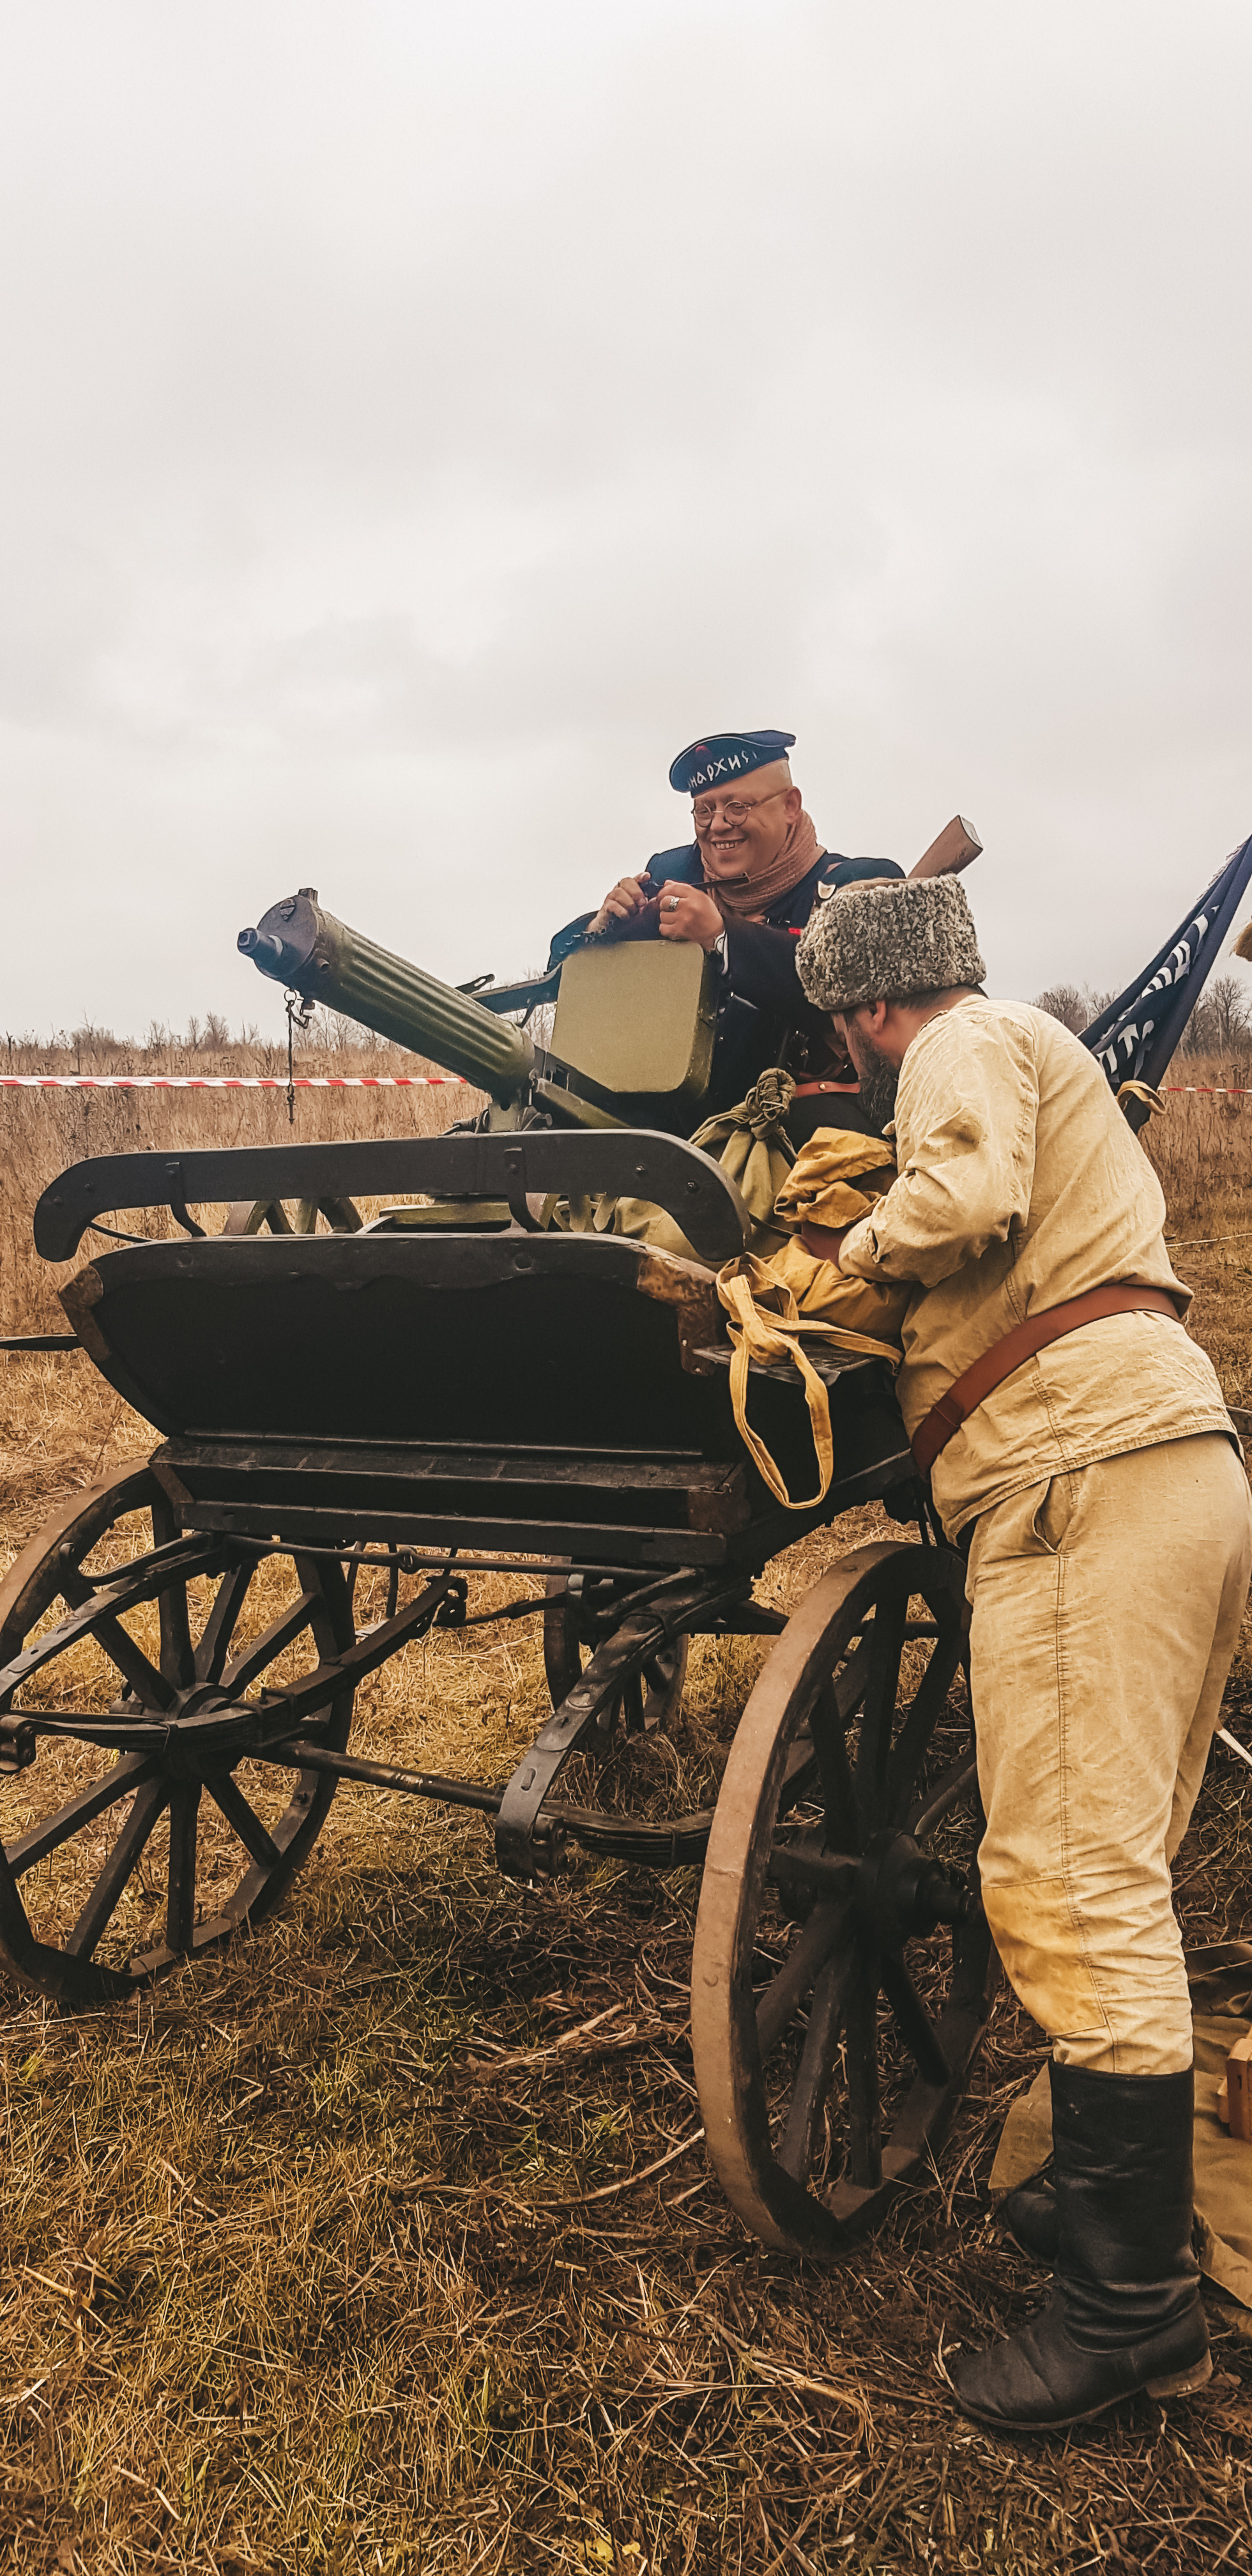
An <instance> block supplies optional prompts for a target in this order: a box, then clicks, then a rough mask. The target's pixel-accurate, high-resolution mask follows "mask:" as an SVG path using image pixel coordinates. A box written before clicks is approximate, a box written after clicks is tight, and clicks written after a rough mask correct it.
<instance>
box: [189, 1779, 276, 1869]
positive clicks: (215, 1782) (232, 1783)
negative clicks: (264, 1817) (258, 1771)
mask: <svg viewBox="0 0 1252 2576" xmlns="http://www.w3.org/2000/svg"><path fill="white" fill-rule="evenodd" d="M204 1785H205V1788H206V1789H207V1790H208V1793H209V1796H210V1797H211V1799H212V1800H213V1803H214V1805H215V1806H216V1807H220V1808H221V1811H222V1814H223V1815H224V1816H225V1818H226V1822H227V1824H228V1825H231V1826H233V1828H234V1830H235V1832H236V1833H237V1834H238V1836H239V1840H240V1842H241V1843H242V1844H243V1847H244V1850H245V1851H246V1852H247V1853H248V1854H249V1855H250V1857H251V1858H252V1859H253V1860H254V1861H256V1862H257V1863H258V1864H259V1866H260V1867H261V1868H262V1869H274V1868H276V1867H277V1865H278V1862H279V1861H280V1860H281V1858H282V1854H281V1852H280V1851H279V1848H278V1845H277V1843H276V1842H275V1840H274V1837H273V1835H272V1834H270V1833H268V1832H267V1831H266V1828H265V1826H264V1825H263V1824H262V1822H261V1819H260V1817H259V1816H258V1814H257V1812H256V1810H255V1808H254V1807H250V1806H249V1804H248V1801H247V1799H246V1798H245V1796H244V1794H243V1791H242V1789H241V1788H240V1786H239V1783H238V1781H237V1780H236V1779H235V1777H234V1774H233V1772H230V1771H227V1770H225V1769H219V1767H218V1765H217V1764H216V1763H214V1764H213V1766H212V1768H211V1769H210V1767H209V1765H208V1764H207V1763H206V1764H205V1769H204Z"/></svg>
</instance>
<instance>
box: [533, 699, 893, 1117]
mask: <svg viewBox="0 0 1252 2576" xmlns="http://www.w3.org/2000/svg"><path fill="white" fill-rule="evenodd" d="M794 741H795V735H794V734H793V733H776V732H762V733H743V734H731V733H725V734H710V735H709V737H708V739H707V740H706V741H703V742H695V743H691V744H689V745H688V747H687V749H686V750H685V751H680V752H679V754H678V757H677V759H676V760H675V761H673V762H672V763H671V765H670V772H669V780H670V785H671V787H673V788H674V789H675V790H676V792H677V793H678V794H679V795H680V796H690V798H691V800H692V804H691V820H692V828H693V830H694V833H695V838H694V840H693V841H690V842H686V843H684V844H682V846H681V847H679V848H678V849H674V850H658V851H657V852H656V853H655V855H654V856H653V857H652V858H650V859H649V861H648V864H647V867H646V869H644V871H643V872H642V874H641V875H639V876H634V877H629V876H628V877H620V878H619V879H618V881H617V884H616V885H614V886H612V887H610V890H609V892H608V894H606V896H605V898H604V901H603V903H602V904H601V906H600V908H599V910H598V912H595V913H583V914H581V915H580V916H579V918H578V919H577V920H576V921H572V922H570V923H569V924H568V925H567V927H566V928H565V929H564V930H561V931H558V933H557V936H556V938H555V939H554V940H553V942H552V949H551V954H550V955H549V958H548V968H549V971H550V970H551V969H552V968H553V967H555V966H559V965H561V964H563V963H564V960H565V959H566V958H567V957H568V956H570V955H571V954H572V953H573V951H574V950H575V949H576V948H580V947H582V946H583V945H584V944H585V943H586V942H587V941H588V940H599V939H605V938H609V939H612V938H623V937H625V938H654V939H655V938H660V939H677V940H686V941H694V942H695V943H696V944H697V945H698V946H699V947H701V948H703V949H704V950H705V952H706V954H707V955H709V956H711V957H714V958H716V959H717V961H718V965H719V968H720V976H721V984H720V993H719V1000H718V1018H717V1037H716V1043H715V1049H714V1056H713V1070H712V1076H711V1079H710V1085H709V1090H708V1094H707V1097H706V1099H705V1100H704V1101H703V1102H702V1103H701V1105H700V1111H699V1115H700V1116H701V1117H707V1116H709V1115H712V1114H715V1113H716V1112H717V1111H718V1110H721V1109H726V1108H729V1107H730V1105H731V1103H732V1102H733V1101H737V1100H741V1099H743V1097H744V1096H745V1094H746V1093H747V1092H748V1091H749V1090H750V1089H751V1087H752V1085H753V1083H754V1082H755V1081H756V1079H757V1076H758V1074H760V1073H762V1072H763V1071H764V1069H765V1067H766V1066H767V1065H784V1066H785V1067H786V1069H787V1071H788V1072H790V1073H792V1074H793V1075H794V1076H795V1079H796V1083H797V1093H796V1098H795V1100H794V1102H793V1103H792V1106H791V1109H790V1111H789V1112H788V1116H787V1122H786V1123H787V1132H788V1134H789V1135H790V1137H791V1139H792V1142H793V1143H794V1144H797V1145H798V1144H802V1143H803V1142H805V1140H806V1139H807V1138H808V1136H809V1135H810V1134H811V1133H812V1131H813V1129H814V1128H815V1127H820V1126H827V1127H829V1126H843V1127H853V1128H858V1129H861V1130H862V1131H864V1132H868V1122H867V1120H866V1118H865V1116H864V1113H863V1111H862V1109H861V1106H860V1103H859V1101H858V1099H857V1088H856V1077H855V1074H854V1072H853V1070H852V1067H851V1066H850V1065H849V1064H848V1062H847V1059H846V1057H845V1055H844V1052H843V1049H842V1048H835V1047H834V1046H832V1043H831V1028H830V1022H829V1020H828V1018H827V1017H826V1015H825V1014H824V1013H823V1012H821V1011H816V1010H814V1009H813V1007H812V1005H811V1004H810V1003H809V1002H808V1001H807V999H806V998H805V995H804V992H803V990H802V988H801V985H800V982H799V979H798V977H797V974H796V942H797V940H798V939H799V936H800V933H801V931H802V930H803V929H804V926H805V923H806V922H807V921H808V920H809V918H810V916H811V914H812V913H813V911H814V909H815V907H816V906H817V905H818V904H819V903H820V902H822V901H823V900H824V899H825V898H826V896H828V895H830V894H832V893H834V892H836V891H837V890H839V889H841V888H842V887H844V886H845V885H848V884H853V883H856V882H859V881H860V880H861V879H862V878H895V877H902V876H903V874H904V871H903V869H902V868H900V867H897V866H896V864H895V862H894V860H891V859H848V858H841V857H839V856H838V855H837V854H835V853H832V852H830V851H827V850H826V849H824V847H823V845H822V843H821V842H820V841H819V840H818V837H817V833H816V831H815V829H814V826H813V824H812V822H811V821H810V818H809V816H808V815H807V814H806V812H805V810H804V798H803V796H802V795H801V792H800V790H799V788H798V787H796V786H795V785H793V783H792V777H791V768H790V764H789V762H788V759H787V753H788V752H789V750H790V749H791V746H792V744H793V743H794Z"/></svg>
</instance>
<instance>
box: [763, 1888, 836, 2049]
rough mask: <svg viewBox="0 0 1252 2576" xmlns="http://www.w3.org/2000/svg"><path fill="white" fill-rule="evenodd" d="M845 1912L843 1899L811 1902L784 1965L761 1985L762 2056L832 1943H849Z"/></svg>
mask: <svg viewBox="0 0 1252 2576" xmlns="http://www.w3.org/2000/svg"><path fill="white" fill-rule="evenodd" d="M848 1912H849V1908H848V1905H847V1904H846V1903H844V1904H837V1905H835V1904H830V1905H826V1904H823V1905H815V1906H814V1908H813V1911H812V1913H811V1914H810V1916H809V1919H808V1921H807V1923H806V1924H805V1926H804V1930H803V1931H802V1932H801V1934H800V1935H799V1938H798V1940H796V1941H795V1942H794V1943H793V1945H792V1948H791V1951H790V1954H789V1956H788V1958H787V1959H786V1961H785V1963H784V1965H783V1966H782V1967H781V1968H780V1969H779V1971H778V1974H777V1976H776V1977H774V1978H772V1979H771V1982H770V1983H769V1985H768V1986H767V1987H766V1988H765V1992H764V1994H763V1995H762V1996H761V1999H760V2001H759V2003H758V2005H757V2008H756V2037H757V2046H758V2048H759V2049H760V2052H761V2056H762V2059H765V2058H767V2057H768V2056H769V2055H770V2052H771V2050H773V2049H775V2048H777V2046H778V2042H779V2040H780V2039H781V2038H782V2035H783V2032H784V2031H785V2029H786V2027H787V2024H788V2022H789V2021H790V2020H791V2018H792V2016H793V2014H794V2013H795V2011H796V2009H797V2006H798V2005H799V2004H801V2003H802V2002H803V2000H804V1997H805V1996H806V1994H807V1993H808V1991H809V1988H810V1987H811V1985H812V1984H813V1982H814V1979H815V1978H816V1977H818V1976H820V1974H821V1971H822V1969H823V1968H824V1966H825V1964H826V1961H827V1960H828V1959H829V1957H830V1954H831V1952H832V1950H833V1949H834V1948H835V1946H836V1944H837V1943H838V1942H840V1941H845V1942H847V1943H848V1946H849V1947H850V1946H851V1938H850V1934H849V1932H848Z"/></svg>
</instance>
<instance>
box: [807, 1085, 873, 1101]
mask: <svg viewBox="0 0 1252 2576" xmlns="http://www.w3.org/2000/svg"><path fill="white" fill-rule="evenodd" d="M860 1088H861V1086H860V1083H859V1082H798V1083H797V1084H796V1087H795V1091H794V1093H793V1094H792V1097H793V1099H795V1100H811V1099H812V1097H813V1094H814V1092H815V1091H851V1092H853V1093H855V1092H858V1091H859V1090H860Z"/></svg>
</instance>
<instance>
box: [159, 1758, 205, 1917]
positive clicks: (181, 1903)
mask: <svg viewBox="0 0 1252 2576" xmlns="http://www.w3.org/2000/svg"><path fill="white" fill-rule="evenodd" d="M199 1812H200V1783H199V1781H198V1780H179V1781H177V1782H176V1783H175V1786H174V1788H173V1790H172V1792H171V1795H170V1869H169V1881H168V1892H167V1901H166V1908H165V1939H166V1944H167V1946H168V1948H169V1949H171V1950H175V1951H182V1950H189V1949H190V1948H191V1936H192V1934H193V1932H194V1931H195V1928H196V1821H197V1818H198V1816H199Z"/></svg>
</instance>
